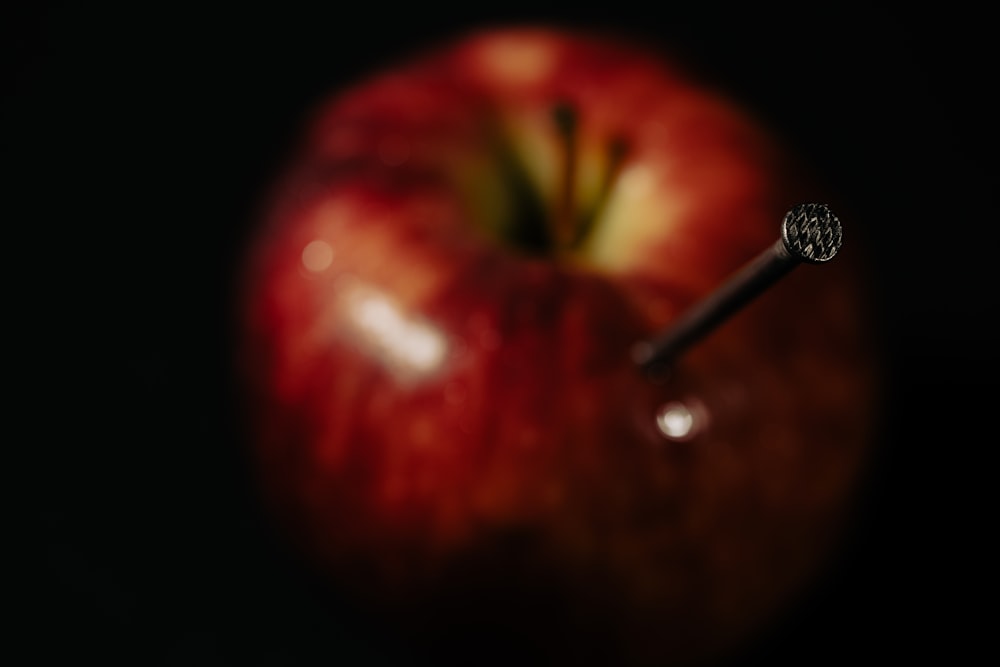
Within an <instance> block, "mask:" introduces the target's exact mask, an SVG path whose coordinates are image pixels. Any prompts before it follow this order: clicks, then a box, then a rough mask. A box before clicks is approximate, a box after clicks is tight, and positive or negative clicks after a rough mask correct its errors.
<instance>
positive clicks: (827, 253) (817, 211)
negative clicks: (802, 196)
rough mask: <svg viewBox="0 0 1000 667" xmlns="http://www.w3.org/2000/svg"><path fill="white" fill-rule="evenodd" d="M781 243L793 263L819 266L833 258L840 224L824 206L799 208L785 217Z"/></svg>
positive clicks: (841, 238)
mask: <svg viewBox="0 0 1000 667" xmlns="http://www.w3.org/2000/svg"><path fill="white" fill-rule="evenodd" d="M781 240H782V243H783V244H784V246H785V249H786V250H787V251H788V253H789V254H790V255H791V256H792V257H794V258H795V259H797V260H799V261H802V262H808V263H810V264H821V263H823V262H828V261H830V260H831V259H833V258H834V256H835V255H836V254H837V252H838V251H839V250H840V246H841V244H842V243H843V241H844V237H843V230H842V229H841V226H840V220H838V219H837V216H835V215H834V214H833V211H831V210H830V208H829V207H828V206H827V205H826V204H799V205H798V206H796V207H794V208H793V209H792V210H790V211H789V212H788V213H786V214H785V219H784V221H782V223H781Z"/></svg>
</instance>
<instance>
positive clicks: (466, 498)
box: [239, 28, 876, 664]
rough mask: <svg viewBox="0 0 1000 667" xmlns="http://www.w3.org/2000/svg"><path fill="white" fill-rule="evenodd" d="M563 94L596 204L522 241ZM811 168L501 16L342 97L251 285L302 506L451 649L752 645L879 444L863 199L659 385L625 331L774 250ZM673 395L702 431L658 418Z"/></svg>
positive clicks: (657, 87) (566, 41)
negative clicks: (818, 259) (830, 239)
mask: <svg viewBox="0 0 1000 667" xmlns="http://www.w3.org/2000/svg"><path fill="white" fill-rule="evenodd" d="M563 103H569V104H570V105H572V107H573V108H574V109H575V110H576V111H577V113H578V115H579V120H578V129H577V135H576V138H577V142H578V144H577V145H578V163H577V168H576V170H575V173H576V177H577V182H576V186H575V188H574V190H573V195H572V196H573V198H574V200H575V201H574V206H575V208H576V209H577V210H579V211H582V212H590V214H591V215H592V217H593V218H594V226H593V229H592V231H591V232H590V233H589V234H588V235H587V236H586V237H585V239H584V240H583V241H582V242H581V243H579V244H577V245H575V246H574V247H572V248H566V249H555V250H552V249H550V250H549V251H548V252H527V251H523V250H518V249H517V248H514V247H512V246H511V243H509V242H507V241H505V239H508V240H509V239H510V238H511V237H514V236H516V235H517V233H518V232H517V231H516V227H515V228H512V227H511V226H510V225H515V226H516V225H518V224H524V218H525V213H524V210H523V207H520V208H519V203H518V197H522V196H521V195H518V194H516V193H513V188H512V186H511V182H512V181H511V176H510V174H511V173H512V172H511V171H510V169H509V166H510V165H511V164H514V165H519V166H517V167H516V168H519V169H520V170H521V171H520V172H519V173H521V174H522V176H523V177H524V179H525V180H526V181H527V182H529V184H530V186H531V188H532V189H533V190H534V191H535V192H536V193H538V196H539V197H540V198H541V206H542V207H543V209H544V210H546V211H551V210H552V209H553V207H554V206H556V205H558V202H559V195H558V191H559V186H558V180H559V166H558V165H559V160H560V155H561V151H564V150H565V147H564V146H562V145H560V143H559V139H558V133H557V132H555V131H554V130H553V126H552V109H553V108H554V107H555V106H557V105H559V104H563ZM614 141H624V143H625V145H626V146H627V152H626V153H625V157H624V159H623V161H622V162H621V164H620V166H618V167H617V168H613V167H612V163H611V158H609V155H610V152H609V146H610V145H611V144H612V142H614ZM504 165H507V166H504ZM505 169H506V170H507V171H505ZM615 169H617V170H616V171H615ZM612 172H613V179H612V180H613V183H612V185H611V187H610V189H609V190H608V196H607V198H606V200H604V201H603V203H602V202H601V201H600V197H601V194H600V192H601V187H600V183H601V180H602V178H603V177H605V176H608V175H609V174H612ZM803 180H804V179H801V178H799V177H798V172H797V171H796V169H795V167H794V164H793V163H792V162H791V161H790V160H789V159H788V158H787V157H786V155H785V154H784V153H783V152H782V150H781V149H780V147H779V146H778V144H777V143H776V142H775V141H774V140H773V139H772V138H770V137H769V136H768V135H767V133H766V132H764V131H763V130H762V129H761V128H760V127H758V126H757V125H756V124H755V123H754V122H752V120H751V119H749V118H748V117H747V115H746V114H744V113H742V112H741V111H740V110H739V108H738V107H736V106H735V105H734V104H733V103H731V102H729V101H726V100H725V99H724V98H722V97H720V96H718V95H717V94H715V93H714V92H712V91H710V90H707V89H705V88H703V87H699V86H698V85H696V84H694V83H692V81H691V80H689V79H688V78H686V77H685V75H684V74H683V73H682V72H681V70H680V69H679V68H678V67H677V66H676V65H674V64H671V63H669V62H667V61H666V60H664V58H663V57H662V56H661V55H660V54H658V53H655V52H652V51H647V50H644V49H642V48H639V47H638V46H635V45H631V44H626V43H625V42H623V41H615V40H614V39H603V38H599V37H596V36H593V35H589V34H584V33H565V32H558V31H554V30H547V29H536V28H512V29H503V30H494V31H484V32H481V33H477V34H474V35H471V36H469V37H468V38H465V39H462V40H459V41H457V42H456V43H454V44H451V45H449V46H447V47H446V48H441V49H439V50H437V51H434V52H430V53H427V54H423V55H422V56H421V57H419V58H416V59H414V60H413V61H412V62H410V63H407V64H404V65H402V66H400V67H399V68H397V69H395V70H393V71H391V72H386V73H384V74H381V75H378V76H375V77H373V78H372V79H370V80H369V81H367V82H363V83H360V84H359V85H357V86H356V87H354V88H353V89H351V90H348V91H342V92H340V93H338V94H337V95H335V96H334V97H332V98H331V99H330V100H328V101H327V102H325V103H323V104H322V105H320V106H319V107H318V109H317V110H316V113H315V115H314V117H313V118H312V119H311V121H310V123H309V127H308V130H307V132H306V134H305V136H304V138H303V141H302V142H301V144H300V145H299V147H298V149H297V151H296V152H295V153H294V154H293V155H292V157H291V160H290V162H289V164H288V165H287V168H286V169H285V170H284V172H283V177H282V179H281V180H280V181H279V182H278V184H277V187H276V189H275V191H274V192H273V194H272V195H271V196H270V198H269V199H268V200H267V203H266V206H265V207H264V209H263V216H262V217H263V218H264V222H263V224H262V226H261V229H260V232H259V234H258V235H257V236H256V237H255V238H254V240H253V242H252V244H251V247H250V251H249V253H248V261H247V264H246V271H245V273H244V274H243V276H242V278H241V281H242V282H241V283H240V284H241V311H240V312H241V319H240V328H241V332H242V335H243V338H242V345H241V347H240V348H239V355H240V367H241V369H242V371H243V372H244V378H245V381H246V387H247V394H248V406H249V409H248V411H247V417H248V422H249V424H250V429H251V432H252V435H253V440H254V442H253V446H254V452H255V456H256V459H257V462H258V464H259V465H258V469H259V471H260V479H261V483H262V488H263V489H264V490H265V493H266V496H267V499H268V503H269V507H271V508H272V509H273V511H274V515H275V518H276V521H277V523H278V525H279V526H280V527H281V530H282V531H284V534H286V535H288V536H289V537H290V538H291V539H292V541H293V542H294V544H295V545H296V546H297V548H299V549H301V551H302V553H303V554H304V555H305V557H306V558H307V559H308V562H309V563H311V565H312V566H314V567H316V568H317V570H318V571H321V572H323V573H324V575H325V576H329V578H330V581H331V582H332V584H333V585H335V586H336V587H337V590H339V591H341V592H346V593H347V594H348V595H349V596H351V599H352V600H357V601H359V604H362V603H363V604H365V605H367V607H366V608H367V609H369V610H376V611H377V613H378V614H379V618H380V619H382V620H383V621H384V622H385V623H386V626H385V627H386V632H387V634H389V635H391V636H399V637H406V638H408V641H409V642H410V643H409V644H406V645H407V646H411V647H413V648H414V649H416V650H418V654H419V655H424V656H427V657H428V659H432V660H433V661H434V662H437V663H441V662H449V661H450V660H453V661H455V662H461V663H463V664H465V663H467V662H469V661H475V662H482V661H483V660H484V659H485V660H487V661H488V660H489V659H490V658H491V657H494V658H496V659H497V660H498V661H503V660H510V659H517V660H520V661H522V662H534V661H537V662H539V663H542V664H544V663H547V662H549V661H551V660H559V661H563V660H569V661H570V662H571V663H576V664H591V663H593V664H681V663H687V662H693V661H700V660H705V659H712V658H719V657H721V656H726V655H729V654H731V653H732V652H733V651H735V650H738V648H739V647H740V646H742V645H743V644H744V643H745V642H746V641H747V640H748V639H750V638H752V637H753V636H754V634H755V633H758V632H760V631H761V630H762V629H763V628H765V627H767V623H768V622H770V621H772V620H773V619H775V618H776V617H777V615H778V614H780V613H781V612H782V611H783V610H786V609H788V608H789V605H790V604H791V603H792V602H793V601H794V600H795V599H796V596H797V595H799V594H800V593H801V591H802V590H803V589H804V586H806V585H807V584H808V583H809V582H810V581H812V580H813V579H814V577H815V576H816V574H817V573H818V572H820V571H822V566H823V564H824V562H825V559H826V558H828V557H829V555H830V553H831V549H832V548H833V547H834V545H836V543H837V542H836V540H837V538H838V535H839V533H840V531H841V530H842V527H843V521H844V518H845V516H846V512H847V510H848V509H849V508H850V499H851V498H852V493H851V492H852V489H853V487H854V484H855V482H856V479H857V475H858V472H859V468H860V466H861V464H862V463H863V460H864V455H865V452H866V448H867V446H868V443H869V441H870V438H871V434H872V425H873V405H874V400H873V399H874V395H875V382H876V377H875V374H874V371H873V368H874V366H873V363H872V345H871V337H870V335H869V333H868V328H867V319H866V314H865V310H864V302H863V298H862V287H861V284H860V279H859V274H858V271H857V268H858V267H857V262H856V260H855V259H854V257H853V256H852V252H851V249H850V227H849V225H848V232H847V233H848V241H847V245H846V246H845V252H844V253H842V256H841V257H838V259H837V260H835V261H834V262H832V263H831V264H830V265H828V266H823V267H809V268H802V269H798V270H796V271H795V272H793V273H792V274H791V275H790V276H789V277H788V278H786V279H784V281H783V282H782V283H780V284H779V285H777V286H775V287H774V288H772V289H771V290H770V291H769V292H768V293H767V294H765V295H764V296H762V297H760V298H759V299H758V300H757V301H756V302H755V303H753V304H752V305H751V306H749V307H748V308H746V309H745V310H744V311H742V312H741V313H739V314H737V315H736V316H735V317H734V318H733V319H732V320H731V321H729V322H727V323H726V324H725V325H723V327H721V328H720V329H719V330H718V331H716V332H714V333H713V334H712V335H711V336H710V337H708V338H707V339H706V340H704V341H703V342H702V343H700V344H699V345H698V346H696V347H695V348H694V349H692V350H691V351H690V352H689V353H688V354H687V355H686V356H685V357H684V358H683V359H682V360H681V361H679V362H678V363H677V364H676V366H675V367H674V368H672V369H671V372H670V373H669V375H668V376H667V377H666V378H665V379H662V380H658V381H652V380H651V379H650V378H648V377H645V376H644V375H643V374H642V373H640V372H639V371H638V370H637V369H636V368H635V366H634V365H633V364H632V363H631V361H630V350H631V348H632V346H633V345H634V344H635V343H636V342H638V341H641V340H645V339H648V338H649V337H650V336H652V335H654V334H655V333H656V332H658V331H660V330H661V329H662V328H663V327H665V326H666V325H668V324H669V323H670V322H671V320H672V319H673V318H674V317H676V316H677V315H678V314H679V313H680V312H682V311H683V310H684V309H685V308H686V307H688V306H690V305H692V304H693V303H695V302H696V301H697V300H698V299H699V298H701V297H703V296H705V295H706V294H708V293H709V292H710V291H711V290H712V289H713V288H714V287H716V286H718V285H719V284H721V282H722V281H723V280H724V279H725V278H726V277H728V276H729V275H731V274H732V273H733V272H735V271H736V270H737V269H738V268H740V267H741V266H742V265H743V264H744V263H745V262H747V261H748V260H750V259H751V258H752V257H754V256H755V255H756V254H757V253H758V252H760V251H761V250H762V249H764V248H765V247H767V246H768V245H770V244H772V243H773V242H774V241H775V240H776V239H777V236H778V224H779V223H780V221H781V218H782V216H783V214H784V212H785V211H786V210H787V209H788V208H790V207H791V206H792V205H794V204H796V203H799V202H800V201H806V200H809V199H812V198H814V197H815V196H816V194H817V193H816V191H815V190H812V189H811V188H810V186H808V185H804V184H803V183H802V182H801V181H803ZM522 199H523V197H522ZM521 203H523V202H521ZM512 230H513V231H512ZM672 401H681V402H683V403H684V404H685V405H687V406H688V407H690V408H691V409H692V410H694V412H695V413H696V418H697V421H696V425H697V428H696V431H695V433H694V435H693V437H691V438H690V439H674V440H672V439H670V438H668V437H666V436H664V435H663V433H662V432H661V431H659V430H658V428H657V426H656V414H657V411H658V410H659V409H660V408H661V407H662V406H664V405H666V404H668V403H670V402H672ZM359 608H361V607H359ZM483 642H489V643H488V644H484V643H483ZM477 646H489V647H490V648H489V650H488V651H483V650H477V649H476V647H477ZM421 651H422V653H421ZM484 653H488V654H489V655H484ZM529 658H530V659H529Z"/></svg>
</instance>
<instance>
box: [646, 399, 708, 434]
mask: <svg viewBox="0 0 1000 667" xmlns="http://www.w3.org/2000/svg"><path fill="white" fill-rule="evenodd" d="M702 421H703V420H702V419H700V418H699V416H698V410H696V409H694V410H693V409H691V408H689V407H688V406H687V405H686V404H684V403H681V402H680V401H671V402H670V403H667V404H665V405H663V406H662V407H661V408H660V409H659V410H658V411H657V413H656V427H657V428H658V429H659V430H660V433H662V434H663V435H664V436H666V437H667V438H669V439H670V440H676V441H678V442H683V441H685V440H690V439H691V438H693V437H694V436H695V435H696V434H697V433H698V431H699V430H700V429H701V422H702Z"/></svg>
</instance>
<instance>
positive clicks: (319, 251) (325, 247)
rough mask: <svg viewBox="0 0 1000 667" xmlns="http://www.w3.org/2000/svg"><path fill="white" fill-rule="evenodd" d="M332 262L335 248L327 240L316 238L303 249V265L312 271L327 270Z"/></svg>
mask: <svg viewBox="0 0 1000 667" xmlns="http://www.w3.org/2000/svg"><path fill="white" fill-rule="evenodd" d="M332 262H333V248H331V247H330V244H329V243H327V242H326V241H321V240H319V239H316V240H315V241H312V242H310V243H309V244H308V245H307V246H306V247H305V248H303V249H302V266H304V267H305V268H306V270H308V271H311V272H312V273H320V272H322V271H325V270H327V269H328V268H330V264H331V263H332Z"/></svg>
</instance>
